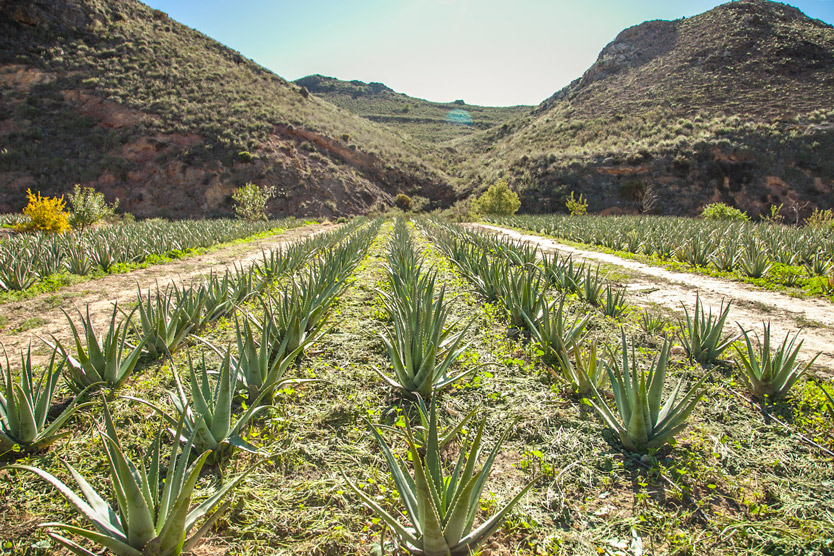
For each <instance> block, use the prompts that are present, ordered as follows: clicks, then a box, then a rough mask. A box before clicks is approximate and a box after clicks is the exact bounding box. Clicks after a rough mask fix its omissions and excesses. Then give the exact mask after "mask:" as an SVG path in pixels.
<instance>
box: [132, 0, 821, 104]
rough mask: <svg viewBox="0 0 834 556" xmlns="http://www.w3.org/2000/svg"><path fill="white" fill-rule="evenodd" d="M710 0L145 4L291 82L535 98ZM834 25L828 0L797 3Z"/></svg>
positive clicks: (441, 97) (170, 0)
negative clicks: (650, 25) (624, 42)
mask: <svg viewBox="0 0 834 556" xmlns="http://www.w3.org/2000/svg"><path fill="white" fill-rule="evenodd" d="M721 3H722V2H720V1H717V0H572V1H568V0H292V1H289V0H272V1H270V0H238V1H236V2H230V1H228V0H147V4H149V5H151V6H152V7H154V8H158V9H160V10H162V11H164V12H166V13H168V14H169V15H170V16H171V17H173V18H174V19H176V20H177V21H179V22H181V23H184V24H185V25H188V26H189V27H193V28H195V29H197V30H199V31H201V32H203V33H205V34H206V35H208V36H210V37H212V38H214V39H216V40H218V41H220V42H222V43H224V44H226V45H227V46H229V47H231V48H233V49H235V50H238V51H239V52H240V53H241V54H243V55H244V56H246V57H248V58H252V59H253V60H255V61H256V62H258V63H259V64H261V65H263V66H265V67H267V68H269V69H270V70H272V71H274V72H275V73H277V74H278V75H280V76H282V77H284V78H286V79H291V80H292V79H298V78H299V77H304V76H305V75H310V74H313V73H319V74H322V75H328V76H331V77H337V78H339V79H346V80H350V79H360V80H362V81H379V82H382V83H385V84H386V85H388V86H389V87H391V88H392V89H394V90H395V91H398V92H401V93H406V94H408V95H411V96H414V97H419V98H424V99H428V100H432V101H438V102H449V101H452V100H455V99H463V100H465V101H466V102H468V103H471V104H481V105H485V106H508V105H513V104H538V103H539V102H541V101H542V100H544V99H545V98H547V97H548V96H550V95H551V94H553V93H554V92H556V91H557V90H559V89H561V88H562V87H563V86H565V85H567V84H568V83H570V82H571V81H572V80H573V79H575V78H577V77H579V76H581V75H582V73H583V72H584V71H585V70H586V69H587V68H588V66H590V65H591V64H592V63H593V62H594V60H596V57H597V55H598V54H599V51H600V50H601V49H602V48H603V47H604V46H605V45H606V44H608V43H609V42H610V41H611V40H613V39H614V37H615V36H616V35H617V34H618V33H619V32H620V31H621V30H623V29H624V28H626V27H630V26H632V25H636V24H638V23H642V22H643V21H646V20H650V19H677V18H680V17H689V16H693V15H696V14H698V13H701V12H704V11H706V10H709V9H711V8H713V7H715V6H717V5H718V4H721ZM789 4H791V5H793V6H796V7H798V8H799V9H801V10H802V11H803V12H805V14H806V15H808V16H810V17H813V18H817V19H822V20H823V21H825V22H827V23H829V24H831V23H834V0H796V1H794V2H789Z"/></svg>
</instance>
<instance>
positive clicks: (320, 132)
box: [0, 0, 454, 217]
mask: <svg viewBox="0 0 834 556" xmlns="http://www.w3.org/2000/svg"><path fill="white" fill-rule="evenodd" d="M247 153H248V154H247ZM250 154H251V155H252V156H251V157H250V156H249V155H250ZM248 181H252V182H255V183H269V184H275V185H276V186H277V188H278V193H279V195H278V198H276V199H274V200H273V202H272V205H271V207H270V208H271V210H272V211H274V212H275V213H276V214H298V215H305V214H324V215H339V214H349V213H364V212H368V211H370V210H375V209H380V208H384V207H386V206H389V205H390V203H391V198H392V196H393V195H395V194H397V193H399V192H405V193H407V194H411V195H413V194H419V195H424V196H426V197H430V198H431V199H433V200H434V201H435V202H436V203H437V204H438V205H445V204H448V203H450V202H451V201H453V199H454V193H453V191H452V189H451V187H450V185H449V179H448V177H447V176H446V175H445V174H444V173H443V172H442V171H440V170H438V169H437V167H436V165H435V164H434V163H433V161H432V155H431V153H430V152H429V151H426V150H421V149H420V147H418V146H412V145H410V144H408V143H407V142H405V141H404V140H403V139H402V138H401V136H400V135H398V134H397V133H393V132H391V131H390V130H389V129H386V128H384V127H383V126H380V125H377V124H375V123H373V122H370V121H368V120H366V119H363V118H359V117H357V116H355V115H353V114H351V113H349V112H348V111H346V110H342V109H339V108H337V107H336V106H334V105H332V104H330V103H328V102H325V101H323V100H321V99H319V98H317V97H316V96H314V95H311V94H309V91H308V90H306V89H304V88H303V87H299V86H297V85H295V84H292V83H288V82H286V81H284V80H283V79H281V78H280V77H278V76H276V75H274V74H273V73H271V72H269V71H267V70H265V69H264V68H262V67H260V66H258V65H257V64H255V63H253V62H252V61H250V60H247V59H245V58H243V57H242V56H241V55H240V54H238V53H237V52H235V51H233V50H230V49H229V48H226V47H225V46H223V45H221V44H219V43H217V42H216V41H213V40H211V39H210V38H208V37H206V36H204V35H202V34H200V33H198V32H196V31H194V30H192V29H189V28H187V27H185V26H183V25H180V24H179V23H177V22H175V21H172V20H171V19H170V18H168V16H167V15H165V14H164V13H162V12H160V11H156V10H153V9H151V8H149V7H147V6H145V5H144V4H141V3H140V2H138V1H136V0H34V1H33V0H0V212H6V211H17V210H20V209H21V208H22V206H23V205H24V204H25V199H26V197H25V192H26V189H27V188H32V189H33V190H40V191H41V192H42V193H43V194H44V195H53V194H60V193H63V192H67V191H70V190H71V189H72V185H73V184H74V183H80V184H82V185H90V186H94V187H96V188H97V189H99V190H101V191H103V192H104V193H105V194H106V196H107V197H108V198H109V199H111V200H112V199H113V198H115V197H119V198H120V199H121V205H120V206H121V207H122V208H123V209H124V210H127V211H129V212H132V213H135V214H137V215H141V216H150V215H163V216H174V217H182V216H204V215H217V214H227V213H229V212H230V210H231V203H230V194H231V193H232V191H233V190H234V188H236V187H237V186H239V185H242V184H243V183H246V182H248Z"/></svg>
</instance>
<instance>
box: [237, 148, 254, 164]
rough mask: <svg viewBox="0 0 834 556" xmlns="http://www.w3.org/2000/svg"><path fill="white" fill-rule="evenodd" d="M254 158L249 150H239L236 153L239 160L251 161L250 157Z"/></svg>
mask: <svg viewBox="0 0 834 556" xmlns="http://www.w3.org/2000/svg"><path fill="white" fill-rule="evenodd" d="M254 158H255V156H254V155H253V154H252V153H250V152H249V151H240V152H239V153H237V159H238V160H239V161H240V162H252V159H254Z"/></svg>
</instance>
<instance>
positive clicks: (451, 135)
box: [295, 75, 532, 143]
mask: <svg viewBox="0 0 834 556" xmlns="http://www.w3.org/2000/svg"><path fill="white" fill-rule="evenodd" d="M295 83H296V84H297V85H300V86H302V87H306V88H307V89H308V90H309V91H310V92H311V93H313V94H314V95H316V96H319V97H321V98H323V99H324V100H326V101H328V102H331V103H333V104H335V105H336V106H339V107H341V108H344V109H345V110H348V111H350V112H353V113H354V114H357V115H359V116H362V117H363V118H366V119H368V120H371V121H373V122H379V123H383V124H386V125H388V126H391V127H393V128H395V129H397V130H399V131H404V132H406V133H408V134H409V136H411V137H414V138H415V139H418V140H420V141H424V142H428V143H439V142H443V141H448V140H450V139H455V138H458V137H466V136H468V135H471V134H472V133H473V132H475V131H478V130H485V129H489V128H491V127H495V126H497V125H502V124H504V123H506V122H508V121H510V120H514V119H517V118H519V117H521V116H523V115H526V114H528V113H529V112H530V109H531V108H532V107H531V106H509V107H493V106H476V105H473V104H466V103H465V102H464V101H463V100H455V101H453V102H446V103H442V102H429V101H427V100H423V99H419V98H414V97H410V96H408V95H404V94H402V93H397V92H396V91H394V90H392V89H390V88H389V87H386V86H385V85H383V84H382V83H364V82H362V81H342V80H339V79H335V78H333V77H324V76H322V75H309V76H307V77H302V78H301V79H298V80H296V81H295Z"/></svg>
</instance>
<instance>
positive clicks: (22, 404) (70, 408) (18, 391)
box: [0, 344, 90, 453]
mask: <svg viewBox="0 0 834 556" xmlns="http://www.w3.org/2000/svg"><path fill="white" fill-rule="evenodd" d="M3 355H4V356H5V358H6V368H5V370H3V369H0V372H2V373H3V383H2V385H1V386H2V390H0V453H2V452H7V451H9V450H13V449H14V448H15V446H18V447H19V449H20V451H23V452H37V451H39V450H43V449H44V448H46V447H48V446H49V445H50V444H52V443H54V442H56V441H57V440H60V439H61V438H63V437H64V436H66V435H67V434H69V433H61V432H60V430H61V427H62V426H63V425H64V423H66V422H67V420H68V419H69V418H70V417H72V415H73V414H74V413H75V412H76V411H78V410H79V409H81V408H82V407H86V406H88V405H90V403H79V402H80V400H81V399H82V397H83V396H82V395H79V396H76V397H75V399H73V400H72V402H71V403H70V404H69V405H67V406H66V407H65V408H64V409H63V411H61V413H60V415H58V416H57V417H55V418H54V419H53V420H52V422H51V423H49V424H47V416H48V414H49V408H50V406H51V405H52V401H53V398H54V396H55V390H56V388H57V386H58V378H59V377H60V376H61V370H62V369H63V365H64V364H63V361H62V362H60V363H59V364H57V365H56V364H55V355H56V353H55V352H54V351H53V352H52V355H51V356H50V358H49V363H48V364H47V365H46V368H45V369H44V371H43V374H41V377H40V379H38V380H35V378H34V377H35V372H34V370H33V367H32V346H31V344H30V345H29V348H28V349H27V351H26V354H25V355H24V354H23V353H21V354H20V367H21V369H20V377H19V378H18V380H15V379H14V378H13V377H12V372H11V366H10V365H9V357H8V354H7V353H6V350H5V348H4V349H3Z"/></svg>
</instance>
